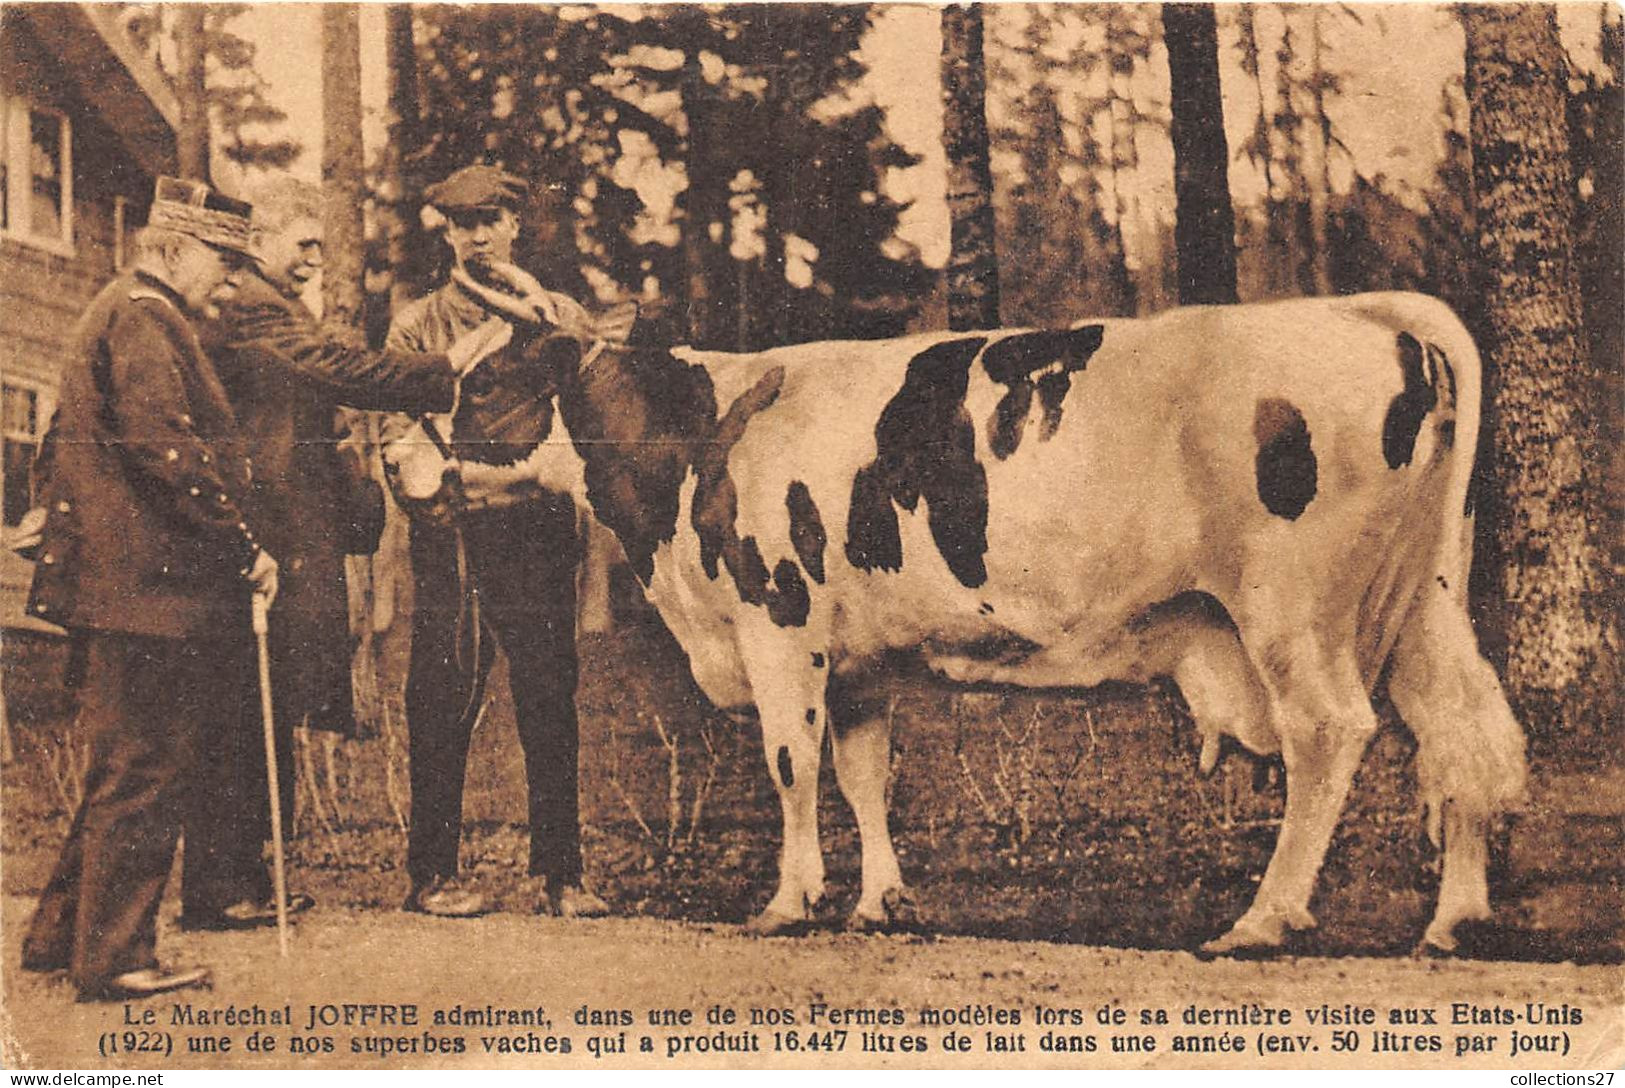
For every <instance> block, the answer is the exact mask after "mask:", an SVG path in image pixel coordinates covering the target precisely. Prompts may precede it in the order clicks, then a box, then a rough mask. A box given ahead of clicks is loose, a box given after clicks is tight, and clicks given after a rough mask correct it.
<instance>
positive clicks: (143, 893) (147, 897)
mask: <svg viewBox="0 0 1625 1088" xmlns="http://www.w3.org/2000/svg"><path fill="white" fill-rule="evenodd" d="M86 651H87V654H86V659H85V677H84V684H83V686H82V688H81V689H80V700H79V729H80V730H82V731H83V733H84V735H85V737H86V740H87V743H88V745H89V757H90V759H89V770H88V772H87V775H86V780H85V795H84V800H83V801H82V802H81V803H80V805H79V810H78V812H77V813H76V814H75V815H74V818H73V824H72V826H71V827H70V828H69V831H68V838H67V841H66V842H64V843H63V845H62V854H61V857H60V858H59V860H58V861H57V866H56V870H55V872H54V873H52V875H51V879H50V882H49V883H48V884H47V885H46V887H45V891H44V893H43V894H42V895H41V896H40V902H39V906H38V908H37V909H36V911H35V913H34V920H33V923H32V925H31V926H30V927H29V931H28V935H27V937H26V938H25V940H24V942H23V959H24V962H25V963H29V964H31V965H34V966H39V967H56V966H66V967H67V968H68V970H69V974H70V977H71V978H72V980H73V982H74V983H75V984H76V985H77V986H78V987H79V988H80V989H81V990H87V991H94V990H97V989H99V988H101V987H103V986H105V985H106V983H107V982H108V981H109V980H110V979H112V978H114V977H115V976H117V975H120V974H123V973H125V972H127V971H135V970H140V969H142V968H147V967H153V966H156V964H157V957H156V948H155V946H156V941H157V915H158V902H159V899H160V898H161V897H162V895H163V891H164V883H165V881H166V880H167V879H168V877H169V869H170V865H171V864H172V863H173V861H174V858H175V845H176V842H177V840H178V839H179V837H180V834H181V826H182V823H183V821H184V819H185V813H186V808H187V805H188V802H189V799H190V797H191V796H192V794H193V793H194V791H195V790H196V788H197V785H198V782H199V780H200V779H202V778H204V777H206V776H207V775H208V774H209V773H212V772H211V769H210V768H208V767H207V766H206V765H205V764H203V763H202V762H201V760H200V755H201V752H202V749H203V745H202V741H203V738H204V737H205V736H207V735H208V734H209V733H210V732H211V731H213V730H217V729H219V728H220V726H221V724H222V723H224V722H229V721H230V720H231V718H232V717H233V715H235V714H236V713H237V708H238V707H239V705H240V703H241V699H242V693H241V680H242V674H241V670H240V665H241V662H240V661H236V662H234V661H233V660H232V659H231V653H230V652H229V651H228V652H227V653H224V654H223V653H222V650H221V642H220V641H219V640H218V639H208V640H204V639H169V638H148V637H143V636H138V635H122V634H104V633H100V632H92V633H90V634H89V635H88V636H86Z"/></svg>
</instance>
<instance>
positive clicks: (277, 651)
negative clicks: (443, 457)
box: [181, 176, 509, 929]
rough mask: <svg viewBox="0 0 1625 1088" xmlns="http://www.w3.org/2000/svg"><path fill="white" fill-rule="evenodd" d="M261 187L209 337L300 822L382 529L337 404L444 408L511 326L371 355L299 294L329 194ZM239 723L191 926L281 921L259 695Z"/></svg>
mask: <svg viewBox="0 0 1625 1088" xmlns="http://www.w3.org/2000/svg"><path fill="white" fill-rule="evenodd" d="M250 195H251V196H252V197H253V204H254V214H253V231H254V249H255V253H256V255H257V256H258V257H259V259H260V261H259V264H258V265H257V267H256V268H254V269H253V270H250V271H248V272H245V273H244V275H243V277H242V280H241V283H240V284H239V285H238V289H237V291H236V293H235V295H234V296H233V297H232V298H231V299H230V300H228V301H227V302H225V303H224V304H223V305H222V306H221V307H220V317H219V320H217V321H214V322H211V323H209V324H208V325H206V326H205V327H204V329H203V330H202V334H201V338H202V342H203V345H204V348H205V349H206V351H207V352H208V354H209V356H210V358H211V359H212V360H213V361H214V363H215V366H216V369H217V371H218V373H219V376H220V381H221V384H222V386H223V387H224V389H225V391H226V395H227V398H228V400H229V401H230V402H231V405H232V407H233V409H234V410H235V411H236V413H237V419H238V424H239V426H240V428H241V431H242V440H243V444H244V448H245V450H246V451H247V452H248V453H249V454H251V455H252V457H253V460H254V467H255V473H254V482H253V486H252V488H251V489H250V491H249V492H248V494H247V496H246V498H245V502H246V504H247V506H248V508H249V509H250V510H251V511H252V513H253V514H254V515H255V521H256V523H257V524H258V525H259V526H261V528H260V530H259V531H260V532H261V534H262V536H261V540H262V542H263V543H264V544H265V546H266V547H268V548H269V549H270V550H271V551H272V552H273V553H274V554H275V555H277V556H279V557H280V558H281V562H282V570H281V579H280V581H281V589H280V592H279V594H278V597H277V601H276V604H275V606H274V607H273V609H272V610H271V616H270V649H271V677H272V679H271V690H272V692H273V693H274V694H275V697H276V698H275V708H276V741H277V745H278V748H279V753H278V755H279V758H278V760H277V766H278V769H279V771H280V772H282V773H281V782H280V784H279V785H280V791H279V792H280V793H281V811H282V813H283V816H284V820H285V821H286V822H287V823H288V824H290V825H291V822H292V816H293V811H294V806H293V760H292V758H291V749H292V737H293V728H294V727H295V726H296V725H300V724H305V725H309V726H311V727H313V728H324V729H332V730H336V731H339V732H350V731H353V729H354V720H353V713H354V712H353V709H352V704H351V688H350V659H351V653H352V647H351V645H350V637H349V612H348V591H347V587H346V583H345V573H344V557H345V555H346V554H366V553H370V552H372V551H373V550H374V549H375V548H376V547H377V541H378V532H379V530H381V528H382V518H383V502H384V498H383V495H382V494H381V493H379V492H378V490H377V485H376V484H374V483H373V482H372V481H371V480H370V479H369V478H368V476H367V474H366V471H365V468H364V467H363V466H362V465H361V464H360V463H359V459H358V458H357V457H356V455H355V454H354V453H353V452H352V451H351V450H350V449H348V448H346V446H345V445H344V444H343V443H344V440H345V438H346V437H347V436H348V429H347V427H346V426H345V424H344V422H343V420H342V418H341V415H340V413H339V411H338V408H339V406H341V405H343V406H347V407H352V408H361V409H370V410H377V411H401V412H412V413H422V412H443V411H448V410H450V408H451V407H452V403H453V398H454V396H455V391H456V382H457V378H458V376H459V375H461V374H462V373H464V372H466V371H467V370H468V369H469V368H470V367H471V366H473V365H474V364H476V363H478V362H479V360H480V359H481V358H483V357H484V355H485V353H487V352H488V351H490V350H493V349H494V348H495V347H498V346H500V345H501V344H502V343H505V342H506V338H507V336H508V334H509V329H508V327H507V325H506V324H504V323H503V322H501V321H499V320H496V319H492V320H476V321H471V322H470V328H469V329H468V330H466V332H465V334H464V335H462V336H460V337H459V338H457V339H456V340H454V341H450V342H447V343H446V344H444V345H441V346H437V348H436V350H434V351H429V352H415V351H397V350H389V349H386V350H383V351H375V350H370V349H369V348H368V347H367V345H366V343H365V342H364V340H363V338H362V337H361V335H360V333H359V332H358V331H356V330H354V329H351V328H347V327H335V326H323V325H321V324H319V323H318V321H317V320H316V318H315V316H314V315H313V314H312V313H311V311H310V310H309V309H307V308H306V305H305V304H304V302H303V301H302V296H303V294H304V292H305V290H306V288H307V286H309V285H310V284H311V283H312V281H313V280H314V279H315V278H316V276H317V275H318V273H319V272H320V270H321V268H322V264H323V259H322V229H321V215H322V195H321V192H320V190H318V189H317V188H316V187H315V186H313V185H310V184H308V183H305V182H302V181H300V180H298V179H296V178H293V177H290V176H276V177H271V178H268V179H265V180H264V181H262V182H261V183H260V184H259V185H257V186H256V187H254V188H252V189H251V190H250ZM442 349H443V350H442ZM374 503H376V505H374ZM232 726H233V727H232V728H230V729H221V730H218V731H217V732H216V733H214V734H212V735H211V736H210V737H209V738H208V739H209V745H210V748H209V759H210V761H211V762H212V763H213V764H214V765H215V766H216V768H217V770H218V773H217V774H215V775H213V776H211V777H210V779H209V780H208V782H207V783H206V784H205V787H204V788H203V789H201V790H200V791H199V792H198V794H197V797H196V800H197V804H196V805H194V806H193V808H192V813H191V816H190V818H189V819H188V821H187V850H186V853H185V864H184V868H183V871H182V880H181V889H182V891H181V899H182V915H181V924H182V926H183V927H185V928H188V929H235V928H242V927H247V926H253V925H261V924H269V923H271V922H273V921H275V918H276V904H275V902H274V901H273V900H272V898H271V895H272V891H271V883H270V879H269V877H268V875H267V873H266V867H265V864H264V861H263V858H262V850H263V844H264V841H265V839H266V838H267V837H268V836H269V834H270V825H269V820H268V808H269V804H268V800H269V799H268V797H267V795H266V794H267V781H266V770H265V749H264V743H263V739H262V736H261V730H260V719H259V710H258V704H257V703H256V704H254V705H253V706H252V707H249V708H245V710H244V713H243V715H242V716H241V719H240V720H239V721H238V722H233V723H232ZM285 830H289V831H291V826H290V827H289V828H286V829H285ZM194 841H195V842H196V843H197V844H198V846H199V848H198V849H194V848H193V843H194ZM287 905H288V908H289V911H290V913H298V912H300V911H302V910H306V909H309V908H310V907H311V906H313V905H314V899H313V898H312V897H311V896H309V895H307V894H304V893H293V894H291V895H290V896H289V899H288V904H287Z"/></svg>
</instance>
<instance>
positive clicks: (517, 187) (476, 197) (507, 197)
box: [423, 165, 530, 212]
mask: <svg viewBox="0 0 1625 1088" xmlns="http://www.w3.org/2000/svg"><path fill="white" fill-rule="evenodd" d="M529 194H530V186H529V185H527V184H526V183H525V180H524V179H523V178H519V177H515V176H514V175H513V174H510V173H508V172H507V171H506V170H502V169H500V168H498V167H495V166H484V165H479V166H465V167H463V168H462V169H461V170H458V171H456V172H454V173H453V174H451V175H450V176H449V177H447V178H446V179H445V180H444V181H441V182H438V183H436V184H434V185H431V186H429V187H428V188H427V189H425V190H424V193H423V196H424V199H425V200H426V201H427V202H428V203H430V204H433V205H434V206H435V207H436V208H439V209H440V210H441V211H443V212H455V211H463V210H466V209H472V208H507V209H508V210H510V211H518V210H519V209H520V206H521V205H522V204H523V203H524V202H525V198H526V197H527V196H528V195H529Z"/></svg>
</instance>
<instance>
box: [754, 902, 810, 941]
mask: <svg viewBox="0 0 1625 1088" xmlns="http://www.w3.org/2000/svg"><path fill="white" fill-rule="evenodd" d="M741 928H742V929H743V931H744V933H745V935H746V936H749V937H793V936H796V935H799V934H802V933H805V932H807V930H809V929H810V928H812V919H810V918H808V917H807V916H806V915H805V914H789V913H787V912H785V911H779V910H773V909H771V908H769V909H767V910H764V911H762V913H760V914H758V915H756V916H755V917H754V918H752V919H750V920H749V921H748V922H746V923H745V924H744V926H743V927H741Z"/></svg>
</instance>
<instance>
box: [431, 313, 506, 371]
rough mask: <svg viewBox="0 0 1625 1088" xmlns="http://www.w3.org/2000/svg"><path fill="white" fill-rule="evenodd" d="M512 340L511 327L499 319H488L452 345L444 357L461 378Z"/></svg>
mask: <svg viewBox="0 0 1625 1088" xmlns="http://www.w3.org/2000/svg"><path fill="white" fill-rule="evenodd" d="M512 339H513V326H512V325H510V324H508V323H507V322H506V321H504V320H503V319H502V318H500V317H488V318H486V319H485V320H484V321H483V322H481V323H480V324H479V325H478V326H477V327H476V328H475V329H474V330H473V331H472V332H468V333H464V334H463V335H462V336H461V337H460V338H459V339H458V340H457V342H456V343H454V344H452V346H451V347H450V348H449V349H448V350H447V351H446V356H447V358H449V359H450V360H451V368H452V369H453V370H455V371H456V372H457V376H458V377H461V376H463V375H464V374H467V373H468V372H469V371H470V370H473V369H474V368H475V367H476V366H478V365H479V363H480V360H482V359H484V358H486V357H487V356H490V355H492V354H494V353H496V352H498V351H501V350H502V349H503V348H504V347H506V346H507V345H508V341H510V340H512Z"/></svg>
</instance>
